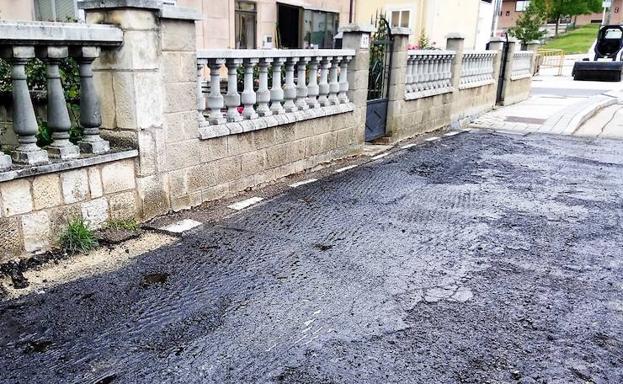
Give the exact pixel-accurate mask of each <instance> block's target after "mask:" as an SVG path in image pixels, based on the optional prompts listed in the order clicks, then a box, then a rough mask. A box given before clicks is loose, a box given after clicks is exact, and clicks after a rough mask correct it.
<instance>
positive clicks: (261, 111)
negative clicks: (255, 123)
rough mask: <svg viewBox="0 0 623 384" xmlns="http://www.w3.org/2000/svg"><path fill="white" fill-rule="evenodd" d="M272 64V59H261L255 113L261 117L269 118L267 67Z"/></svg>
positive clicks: (270, 113)
mask: <svg viewBox="0 0 623 384" xmlns="http://www.w3.org/2000/svg"><path fill="white" fill-rule="evenodd" d="M272 62H273V59H272V58H261V59H260V62H259V64H258V68H259V73H260V75H259V82H260V83H259V86H258V88H257V93H256V96H257V113H258V115H260V116H262V117H266V116H271V115H272V114H273V112H272V111H271V110H270V106H269V103H270V89H268V67H269V66H270V63H272Z"/></svg>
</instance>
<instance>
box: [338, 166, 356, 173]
mask: <svg viewBox="0 0 623 384" xmlns="http://www.w3.org/2000/svg"><path fill="white" fill-rule="evenodd" d="M353 168H357V165H349V166H348V167H344V168H340V169H336V170H335V173H342V172H346V171H348V170H351V169H353Z"/></svg>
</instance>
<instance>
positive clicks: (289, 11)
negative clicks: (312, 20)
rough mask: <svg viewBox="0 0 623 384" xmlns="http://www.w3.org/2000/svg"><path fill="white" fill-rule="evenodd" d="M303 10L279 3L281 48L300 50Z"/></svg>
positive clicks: (278, 26)
mask: <svg viewBox="0 0 623 384" xmlns="http://www.w3.org/2000/svg"><path fill="white" fill-rule="evenodd" d="M300 18H301V8H299V7H293V6H291V5H286V4H281V3H277V36H278V40H277V43H278V46H279V48H285V49H296V48H300V42H301V38H300V30H301V28H300Z"/></svg>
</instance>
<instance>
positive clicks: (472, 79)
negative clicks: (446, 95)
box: [459, 51, 497, 89]
mask: <svg viewBox="0 0 623 384" xmlns="http://www.w3.org/2000/svg"><path fill="white" fill-rule="evenodd" d="M496 54H497V53H496V52H494V51H465V52H464V53H463V62H462V65H461V81H460V82H459V88H460V89H468V88H475V87H482V86H485V85H489V84H493V83H494V82H495V79H494V78H493V77H494V73H495V68H494V63H495V56H496Z"/></svg>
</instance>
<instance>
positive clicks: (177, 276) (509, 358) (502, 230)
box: [0, 131, 623, 384]
mask: <svg viewBox="0 0 623 384" xmlns="http://www.w3.org/2000/svg"><path fill="white" fill-rule="evenodd" d="M622 190H623V148H622V147H621V145H620V142H616V141H612V140H604V139H598V140H593V139H591V140H587V139H584V138H578V137H569V136H552V135H537V134H535V135H529V136H525V137H522V136H516V135H501V134H494V133H489V132H482V131H477V132H476V131H475V132H472V133H461V134H458V135H454V136H444V137H443V138H439V139H437V140H432V139H431V141H428V142H425V143H423V144H420V145H417V146H415V147H409V148H408V149H406V150H401V151H397V152H393V153H391V154H389V155H387V156H385V157H382V158H378V159H377V160H373V161H372V162H369V163H366V164H363V165H359V166H357V167H356V168H352V169H348V170H344V171H342V172H340V173H335V174H333V175H332V176H329V177H327V178H325V179H320V180H317V181H315V182H313V183H309V184H305V185H300V186H299V187H297V188H292V189H289V190H287V191H286V192H285V193H283V194H281V195H280V196H277V197H275V198H273V199H267V200H265V201H263V202H261V203H259V204H257V205H255V206H253V208H247V209H243V210H241V211H240V212H239V213H237V214H235V215H233V216H230V217H228V218H226V219H224V220H221V221H219V222H217V223H213V224H206V225H204V226H203V227H201V228H198V229H196V230H194V231H191V232H190V233H188V234H186V235H185V236H184V237H182V238H181V239H180V240H179V242H177V243H175V244H172V245H170V246H166V247H162V248H160V249H157V250H155V251H153V252H149V253H146V254H145V255H143V256H140V257H137V258H136V259H133V260H132V262H131V263H128V264H126V265H124V266H122V267H120V268H119V269H118V270H115V271H111V272H108V273H105V274H102V275H96V276H87V277H84V278H82V279H80V280H76V281H73V282H70V283H66V284H62V285H59V286H56V287H53V288H50V289H46V290H45V292H38V293H32V294H30V295H28V296H25V297H22V298H19V299H14V300H10V301H3V302H0V330H1V332H0V366H1V367H2V369H0V383H3V384H4V383H7V384H15V383H46V384H55V383H88V384H94V383H97V384H103V383H110V384H117V383H123V384H133V383H149V384H153V383H184V384H187V383H218V384H228V383H232V384H233V383H236V384H237V383H282V384H284V383H288V384H305V383H307V384H317V383H336V384H351V383H352V384H355V383H356V384H365V383H371V384H372V383H374V384H377V383H383V384H389V383H400V384H410V383H414V384H419V383H427V384H437V383H443V384H445V383H449V384H454V383H524V384H537V383H538V384H540V383H604V384H605V383H622V382H623V360H622V356H623V299H622V292H623V282H622V280H621V276H623V251H622V249H621V244H622V243H623V232H622V231H621V222H622V221H623V207H622V206H621V196H620V195H621V191H622Z"/></svg>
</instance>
